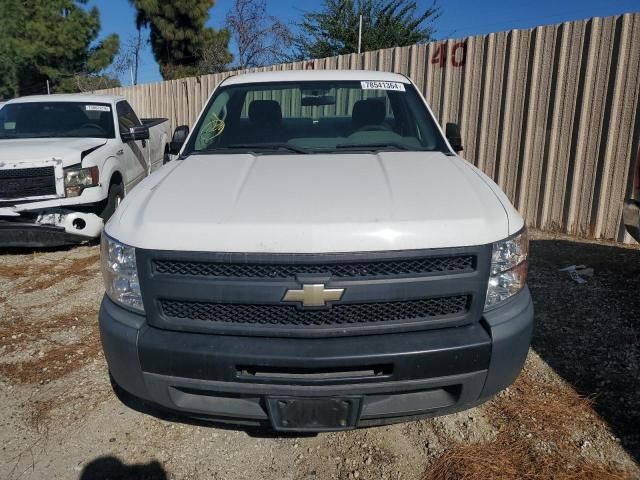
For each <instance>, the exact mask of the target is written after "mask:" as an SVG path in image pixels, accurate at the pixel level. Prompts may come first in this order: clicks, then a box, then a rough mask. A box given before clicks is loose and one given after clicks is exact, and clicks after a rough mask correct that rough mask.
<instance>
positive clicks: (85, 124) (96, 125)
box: [78, 123, 106, 133]
mask: <svg viewBox="0 0 640 480" xmlns="http://www.w3.org/2000/svg"><path fill="white" fill-rule="evenodd" d="M83 128H93V129H94V130H100V131H101V132H102V133H106V132H105V130H104V128H102V127H101V126H100V125H98V124H97V123H83V124H82V125H80V128H78V130H82V129H83Z"/></svg>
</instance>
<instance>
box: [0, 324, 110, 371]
mask: <svg viewBox="0 0 640 480" xmlns="http://www.w3.org/2000/svg"><path fill="white" fill-rule="evenodd" d="M100 353H101V347H100V336H99V333H98V329H97V328H95V329H94V330H93V331H92V332H91V333H90V334H89V335H87V336H85V337H84V338H83V342H82V343H81V344H73V345H55V346H54V347H53V348H50V349H48V350H47V351H46V352H44V354H43V355H42V356H38V357H35V358H31V359H29V360H24V361H18V362H11V363H0V375H2V376H3V377H5V378H7V379H9V380H10V381H11V382H13V383H21V384H31V383H44V382H50V381H52V380H57V379H58V378H60V377H64V376H65V375H67V374H68V373H71V372H73V371H75V370H78V369H80V368H82V367H83V366H85V365H86V364H87V363H89V362H91V361H92V360H93V359H95V358H98V357H99V356H100Z"/></svg>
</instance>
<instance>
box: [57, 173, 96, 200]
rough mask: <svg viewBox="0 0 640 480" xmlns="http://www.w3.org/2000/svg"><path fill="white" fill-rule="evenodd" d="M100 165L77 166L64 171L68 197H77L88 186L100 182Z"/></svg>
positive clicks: (93, 185)
mask: <svg viewBox="0 0 640 480" xmlns="http://www.w3.org/2000/svg"><path fill="white" fill-rule="evenodd" d="M99 180H100V178H99V173H98V167H89V168H76V169H68V170H65V171H64V191H65V194H66V196H67V197H77V196H78V195H80V194H81V193H82V190H84V189H85V188H87V187H95V186H96V185H98V183H99Z"/></svg>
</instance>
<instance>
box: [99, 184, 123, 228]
mask: <svg viewBox="0 0 640 480" xmlns="http://www.w3.org/2000/svg"><path fill="white" fill-rule="evenodd" d="M123 198H124V186H123V185H122V184H121V183H114V184H113V185H111V186H110V187H109V196H108V197H107V204H106V205H105V206H104V209H103V210H102V213H101V214H100V217H101V218H102V220H104V223H107V221H108V220H109V219H110V218H111V216H112V215H113V214H114V213H115V211H116V209H117V208H118V205H120V202H121V201H122V199H123Z"/></svg>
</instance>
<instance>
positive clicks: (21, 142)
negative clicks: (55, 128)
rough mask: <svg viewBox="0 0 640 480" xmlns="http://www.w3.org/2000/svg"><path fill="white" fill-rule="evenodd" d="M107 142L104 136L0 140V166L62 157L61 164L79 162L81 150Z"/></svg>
mask: <svg viewBox="0 0 640 480" xmlns="http://www.w3.org/2000/svg"><path fill="white" fill-rule="evenodd" d="M105 143H107V140H106V139H104V138H15V139H6V140H0V168H2V167H3V166H4V165H16V164H21V165H20V166H22V164H25V165H24V166H28V164H29V163H31V162H42V161H44V160H51V159H53V158H57V159H62V166H63V167H68V166H70V165H75V164H78V163H80V161H81V155H82V152H84V151H86V150H91V149H94V148H95V147H100V146H102V145H104V144H105Z"/></svg>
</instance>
